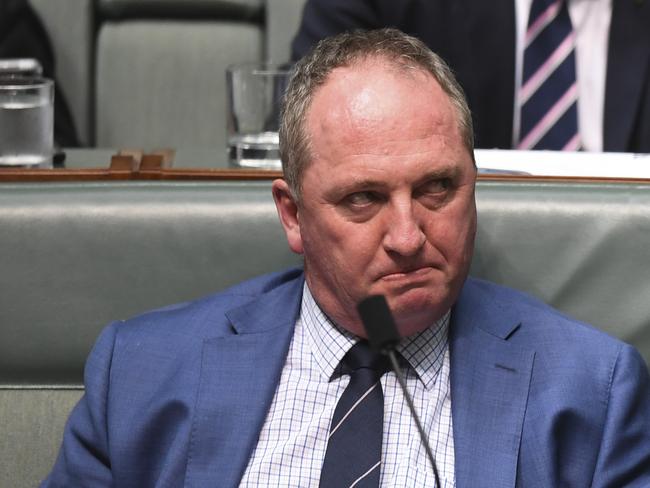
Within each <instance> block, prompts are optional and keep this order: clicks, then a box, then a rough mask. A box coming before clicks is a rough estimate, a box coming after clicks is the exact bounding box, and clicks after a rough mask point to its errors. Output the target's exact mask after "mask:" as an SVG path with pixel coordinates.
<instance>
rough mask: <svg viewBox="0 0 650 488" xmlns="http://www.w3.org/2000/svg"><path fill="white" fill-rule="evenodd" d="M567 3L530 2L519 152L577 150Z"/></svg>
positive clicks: (572, 35)
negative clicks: (525, 150) (530, 150)
mask: <svg viewBox="0 0 650 488" xmlns="http://www.w3.org/2000/svg"><path fill="white" fill-rule="evenodd" d="M567 1H568V0H533V4H532V6H531V9H530V17H529V20H528V29H527V31H526V37H525V41H524V71H523V76H522V86H521V90H520V91H519V100H518V102H519V106H520V108H521V128H520V133H519V136H520V137H519V144H518V145H517V149H551V150H556V151H559V150H563V151H571V150H578V149H580V135H579V133H578V85H577V83H576V61H575V33H574V31H573V28H572V27H571V19H570V18H569V9H568V7H567Z"/></svg>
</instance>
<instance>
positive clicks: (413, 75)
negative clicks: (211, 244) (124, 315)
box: [43, 30, 650, 488]
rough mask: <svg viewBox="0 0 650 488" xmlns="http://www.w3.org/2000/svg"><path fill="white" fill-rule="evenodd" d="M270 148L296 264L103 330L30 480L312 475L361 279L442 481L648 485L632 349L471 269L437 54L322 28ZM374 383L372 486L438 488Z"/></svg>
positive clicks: (455, 132) (96, 482)
mask: <svg viewBox="0 0 650 488" xmlns="http://www.w3.org/2000/svg"><path fill="white" fill-rule="evenodd" d="M280 141H281V153H282V160H283V164H284V172H285V179H284V180H277V181H275V182H274V183H273V197H274V199H275V202H276V206H277V209H278V215H279V217H280V221H281V224H282V226H283V228H284V230H285V233H286V236H287V241H288V243H289V246H290V248H291V249H292V250H293V251H295V252H297V253H301V254H302V255H303V256H304V271H303V270H300V269H296V270H289V271H285V272H281V273H277V274H273V275H269V276H263V277H259V278H257V279H254V280H252V281H249V282H245V283H242V284H240V285H238V286H235V287H233V288H231V289H229V290H226V291H224V292H222V293H218V294H216V295H213V296H209V297H207V298H204V299H201V300H198V301H196V302H193V303H189V304H181V305H177V306H172V307H168V308H165V309H162V310H157V311H154V312H150V313H147V314H144V315H142V316H139V317H136V318H134V319H131V320H128V321H126V322H121V323H114V324H112V325H110V326H109V327H108V328H107V329H106V330H105V331H104V332H103V333H102V335H101V337H100V338H99V340H98V342H97V344H96V346H95V348H94V349H93V352H92V353H91V355H90V358H89V360H88V363H87V367H86V373H85V385H86V392H85V395H84V397H83V398H82V400H81V401H80V402H79V404H78V405H77V406H76V408H75V409H74V411H73V413H72V415H71V417H70V420H69V421H68V424H67V426H66V429H65V434H64V440H63V446H62V448H61V452H60V455H59V457H58V459H57V462H56V464H55V466H54V469H53V471H52V473H51V474H50V476H49V477H48V479H47V480H45V482H44V483H43V486H46V487H62V486H119V487H149V486H159V487H168V486H191V487H208V486H220V487H232V486H319V480H320V476H321V466H322V465H323V459H324V458H325V455H326V452H327V451H328V448H329V445H328V432H329V428H330V423H331V420H332V416H333V412H334V410H335V407H336V404H337V402H338V400H339V398H340V397H341V394H342V392H343V391H344V390H345V389H346V387H347V386H348V383H349V382H350V380H349V376H348V375H347V374H344V373H343V374H342V369H341V367H340V366H339V362H340V361H341V360H342V358H344V357H346V356H347V354H348V352H349V351H350V350H351V348H352V347H353V346H355V345H356V344H357V343H363V341H364V338H365V336H366V333H365V331H364V328H363V327H362V325H361V322H360V319H359V317H358V315H357V312H356V304H357V303H358V302H359V301H360V300H362V299H364V298H365V297H367V296H368V295H373V294H382V295H384V296H385V297H386V298H387V301H388V304H389V306H390V308H391V309H392V311H393V314H394V316H395V320H396V324H397V327H398V329H399V332H400V334H401V336H402V340H401V342H400V343H399V345H398V351H399V353H400V357H401V361H402V363H403V366H404V369H405V372H406V383H407V386H408V389H409V390H410V391H411V393H412V395H413V398H414V403H415V405H416V408H417V410H418V411H419V413H420V415H421V417H422V423H423V425H424V429H425V431H426V434H427V436H428V438H429V441H430V443H431V445H432V447H433V451H434V455H435V459H436V464H437V466H438V471H439V475H440V476H439V477H440V480H441V486H445V487H452V486H458V487H470V488H474V487H490V488H499V487H515V486H519V487H538V486H539V487H556V486H572V487H583V486H595V487H622V486H626V487H642V486H650V378H649V376H648V371H647V368H646V366H645V364H644V363H643V360H642V359H641V358H640V356H639V355H638V353H637V352H636V351H635V350H634V349H633V348H631V347H630V346H628V345H626V344H623V343H621V342H619V341H617V340H615V339H613V338H611V337H609V336H607V335H605V334H603V333H601V332H598V331H596V330H595V329H593V328H591V327H589V326H587V325H584V324H580V323H577V322H575V321H573V320H571V319H569V318H567V317H565V316H563V315H561V314H560V313H559V312H557V311H555V310H552V309H550V308H549V307H547V306H545V305H544V304H542V303H539V302H538V301H535V300H534V299H531V298H529V297H526V296H524V295H522V294H519V293H517V292H515V291H512V290H508V289H505V288H501V287H499V286H496V285H494V284H490V283H487V282H482V281H478V280H473V279H471V278H467V273H468V268H469V263H470V260H471V256H472V251H473V243H474V234H475V230H476V207H475V201H474V182H475V178H476V169H475V165H474V160H473V135H472V125H471V117H470V113H469V110H468V107H467V104H466V102H465V99H464V97H463V95H462V92H461V91H460V89H459V86H458V84H457V83H456V81H455V80H454V78H453V76H452V74H451V73H450V71H449V69H448V68H447V66H446V65H445V64H444V63H443V62H442V61H441V60H440V58H439V57H438V56H436V55H435V54H433V53H432V52H431V51H430V50H428V48H426V46H425V45H424V44H422V43H421V42H420V41H418V40H416V39H414V38H411V37H408V36H405V35H404V34H402V33H401V32H399V31H395V30H381V31H370V32H366V33H356V34H344V35H340V36H337V37H335V38H330V39H327V40H326V41H324V42H322V43H321V44H319V46H318V47H317V48H316V49H315V51H314V52H312V53H311V54H310V55H308V56H307V57H306V58H304V59H303V60H302V61H301V62H300V63H299V64H298V65H297V67H296V72H295V74H294V77H293V78H292V81H291V83H290V86H289V88H288V92H287V95H286V104H285V108H284V111H283V119H282V126H281V133H280ZM380 384H381V389H382V391H383V394H384V407H383V409H384V412H383V414H384V417H383V434H382V444H381V462H378V463H377V465H376V466H374V467H373V469H376V470H377V471H376V472H375V474H378V476H376V480H377V481H376V482H375V484H374V486H409V487H417V486H434V481H433V480H434V476H433V474H432V472H431V467H430V466H429V465H428V464H427V460H426V459H427V458H426V456H425V453H424V450H423V449H422V445H421V443H420V440H419V438H418V437H417V433H416V431H415V428H414V426H413V422H412V420H411V418H410V416H409V413H408V410H407V409H406V408H405V407H404V405H405V400H404V397H403V396H402V394H401V393H400V391H399V389H398V388H397V387H396V378H395V375H394V374H393V373H392V372H389V373H385V374H384V375H383V376H382V377H381V380H380ZM359 401H361V400H359ZM364 476H365V474H364ZM369 479H370V476H368V477H367V478H366V477H363V478H362V479H361V480H360V482H359V484H357V485H355V486H369V485H368V484H365V483H366V482H367V481H368V480H369ZM322 486H324V485H322ZM328 486H331V485H328ZM346 486H348V485H346Z"/></svg>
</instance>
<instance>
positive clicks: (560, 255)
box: [0, 181, 650, 488]
mask: <svg viewBox="0 0 650 488" xmlns="http://www.w3.org/2000/svg"><path fill="white" fill-rule="evenodd" d="M477 199H478V209H479V228H478V235H477V248H476V252H475V259H474V263H473V268H472V272H473V274H474V275H476V276H480V277H485V278H488V279H491V280H493V281H496V282H499V283H503V284H507V285H511V286H514V287H516V288H519V289H522V290H525V291H528V292H530V293H532V294H534V295H536V296H538V297H540V298H542V299H544V300H546V301H548V302H550V303H551V304H553V305H555V306H557V307H559V308H560V309H562V310H563V311H565V312H567V313H569V314H571V315H573V316H575V317H578V318H580V319H583V320H585V321H588V322H591V323H593V324H595V325H596V326H598V327H600V328H602V329H604V330H606V331H608V332H610V333H612V334H613V335H616V336H619V337H621V338H623V339H625V340H627V341H628V342H631V343H633V344H634V345H636V346H637V347H638V348H639V349H640V350H641V351H642V353H643V354H644V357H645V358H646V360H647V361H649V362H650V313H649V312H650V304H649V302H648V299H647V297H649V296H650V268H649V267H648V265H647V263H648V262H650V246H648V245H647V242H648V236H649V235H650V185H635V184H579V183H521V182H497V181H494V182H489V181H481V182H479V185H478V190H477ZM0 229H2V232H0V256H2V257H3V261H2V262H3V264H2V273H0V290H2V293H0V425H2V429H3V433H2V435H1V436H0V459H2V463H0V486H3V487H4V486H11V487H18V488H20V487H31V486H34V485H35V484H36V483H37V482H38V480H39V479H40V478H42V477H43V476H44V475H45V473H46V472H47V471H48V469H49V468H50V466H51V464H52V462H53V461H54V457H55V455H56V451H57V449H58V443H59V442H60V436H61V431H62V428H63V423H64V422H65V418H66V417H67V415H68V413H69V411H70V407H71V406H72V404H73V403H74V402H75V401H76V400H77V398H78V397H79V396H80V394H81V390H80V388H81V378H82V368H83V363H84V360H85V358H86V355H87V354H88V351H89V349H90V347H91V345H92V343H93V341H94V340H95V338H96V337H97V335H98V333H99V331H100V329H101V328H102V327H103V326H104V325H105V324H106V323H108V322H109V321H111V320H115V319H123V318H127V317H129V316H132V315H134V314H137V313H139V312H142V311H145V310H148V309H151V308H154V307H160V306H163V305H166V304H170V303H173V302H178V301H183V300H188V299H191V298H193V297H199V296H202V295H204V294H207V293H210V292H213V291H216V290H219V289H222V288H224V287H226V286H228V285H230V284H233V283H236V282H239V281H241V280H243V279H246V278H248V277H251V276H254V275H257V274H260V273H263V272H267V271H272V270H278V269H282V268H284V267H286V266H290V265H294V264H299V262H300V259H299V257H298V256H295V255H293V254H292V253H291V252H290V251H289V250H288V248H287V245H286V242H285V239H284V236H283V233H282V231H281V228H280V225H279V223H278V221H277V216H276V213H275V208H274V206H273V202H272V199H271V196H270V182H268V181H264V182H247V183H244V182H172V181H162V182H142V183H141V182H114V183H108V182H99V183H80V182H77V183H73V184H65V183H43V184H36V183H34V184H31V183H30V184H27V183H23V184H9V183H5V184H2V185H0Z"/></svg>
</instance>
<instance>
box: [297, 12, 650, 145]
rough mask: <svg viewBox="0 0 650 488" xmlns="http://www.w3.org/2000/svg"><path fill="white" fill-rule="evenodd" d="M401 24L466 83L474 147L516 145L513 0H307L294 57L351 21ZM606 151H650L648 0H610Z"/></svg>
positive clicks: (373, 25) (367, 25)
mask: <svg viewBox="0 0 650 488" xmlns="http://www.w3.org/2000/svg"><path fill="white" fill-rule="evenodd" d="M386 26H390V27H397V28H398V29H400V30H402V31H404V32H406V33H407V34H411V35H414V36H416V37H418V38H420V39H422V40H423V41H424V42H425V43H426V44H427V45H428V46H429V47H430V48H431V49H432V50H433V51H435V52H436V53H438V54H439V55H440V56H442V58H443V59H444V60H445V61H447V63H449V64H450V65H451V67H452V68H453V70H454V71H455V73H456V76H457V78H458V80H459V81H460V83H461V85H462V86H463V88H464V89H465V92H466V94H467V98H468V100H469V106H470V108H471V109H472V114H473V117H474V128H475V131H476V147H480V148H503V149H509V148H511V146H512V118H513V107H514V105H513V103H514V101H513V100H514V90H515V74H514V73H515V49H514V46H515V6H514V0H490V1H485V0H453V1H448V0H400V1H395V0H307V3H306V5H305V10H304V14H303V20H302V25H301V26H300V29H299V31H298V34H297V35H296V38H295V39H294V41H293V50H292V51H293V52H292V57H293V59H298V58H300V57H302V56H303V55H304V54H305V53H306V52H307V51H308V50H309V49H310V48H311V47H312V46H313V45H314V44H315V43H316V42H317V41H318V40H320V39H322V38H324V37H326V36H329V35H332V34H335V33H338V32H342V31H345V30H351V29H354V28H362V29H373V28H378V27H386ZM603 118H604V128H603V130H604V132H603V150H604V151H625V152H645V153H650V2H649V1H637V0H613V5H612V20H611V25H610V32H609V48H608V60H607V75H606V86H605V108H604V114H603Z"/></svg>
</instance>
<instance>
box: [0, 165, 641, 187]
mask: <svg viewBox="0 0 650 488" xmlns="http://www.w3.org/2000/svg"><path fill="white" fill-rule="evenodd" d="M276 178H282V172H281V171H269V170H256V169H221V168H219V169H179V168H170V169H168V168H163V169H146V170H141V171H128V170H110V169H107V168H86V169H25V168H20V169H13V168H0V183H1V182H57V181H59V182H61V181H156V180H167V181H175V180H177V181H188V180H202V181H206V180H208V181H210V180H213V181H227V180H237V181H255V180H274V179H276ZM478 180H479V181H520V182H527V183H540V182H548V183H559V182H569V183H632V184H644V185H645V184H650V179H649V178H611V177H583V176H532V175H504V174H485V175H479V176H478Z"/></svg>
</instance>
